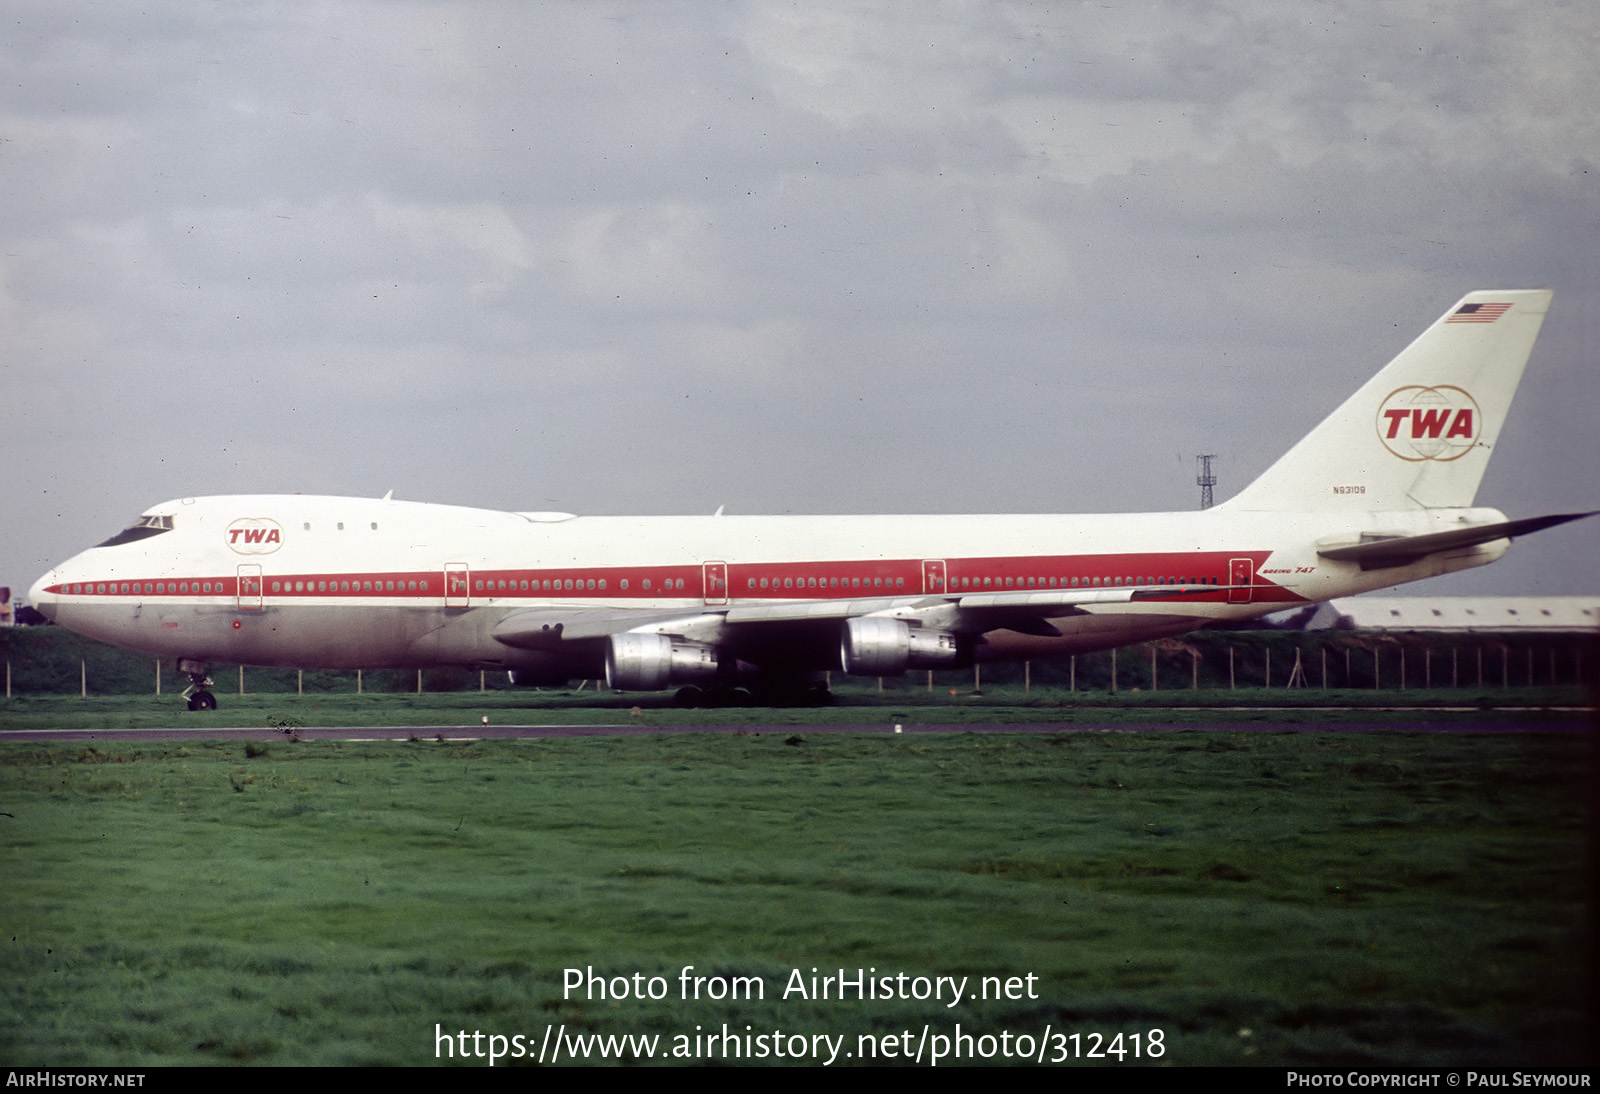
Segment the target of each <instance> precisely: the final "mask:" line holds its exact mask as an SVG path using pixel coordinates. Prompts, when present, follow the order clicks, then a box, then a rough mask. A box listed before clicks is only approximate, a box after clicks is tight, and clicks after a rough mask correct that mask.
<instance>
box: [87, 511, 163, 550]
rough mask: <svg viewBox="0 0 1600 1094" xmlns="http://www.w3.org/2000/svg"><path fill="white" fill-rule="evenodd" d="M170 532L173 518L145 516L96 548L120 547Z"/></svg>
mask: <svg viewBox="0 0 1600 1094" xmlns="http://www.w3.org/2000/svg"><path fill="white" fill-rule="evenodd" d="M170 531H172V518H171V517H155V516H143V517H140V518H139V519H138V520H136V521H134V522H133V523H132V524H130V525H128V526H127V527H126V528H124V529H123V530H122V531H120V532H118V533H117V534H116V535H114V536H112V537H111V538H110V539H108V540H106V541H105V542H104V543H100V544H96V546H99V547H120V546H122V545H123V544H124V543H132V542H134V541H135V540H140V539H149V538H150V537H151V536H159V535H160V534H161V533H162V532H170Z"/></svg>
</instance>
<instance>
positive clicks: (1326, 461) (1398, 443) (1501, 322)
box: [1224, 290, 1551, 512]
mask: <svg viewBox="0 0 1600 1094" xmlns="http://www.w3.org/2000/svg"><path fill="white" fill-rule="evenodd" d="M1550 297H1551V294H1550V293H1549V292H1547V291H1544V290H1517V291H1493V290H1491V291H1480V292H1474V293H1468V294H1467V295H1466V296H1465V297H1463V298H1462V299H1461V301H1460V302H1459V303H1458V304H1456V305H1455V306H1454V307H1452V308H1451V309H1450V310H1449V311H1447V312H1446V313H1445V314H1444V315H1442V316H1440V317H1439V319H1438V320H1436V321H1435V322H1434V324H1433V325H1432V326H1431V327H1429V328H1428V329H1427V330H1425V331H1423V333H1422V335H1421V336H1420V337H1418V338H1417V340H1416V341H1415V342H1412V343H1411V345H1409V346H1407V347H1406V348H1405V349H1404V350H1403V351H1402V352H1401V353H1400V355H1399V356H1398V357H1396V358H1395V359H1394V360H1393V361H1390V362H1389V364H1388V365H1387V366H1386V367H1385V368H1384V369H1383V371H1381V372H1379V373H1378V374H1377V375H1376V376H1374V377H1373V378H1372V379H1371V380H1369V381H1367V383H1366V384H1364V385H1363V386H1362V387H1361V390H1359V391H1357V392H1356V393H1355V394H1354V395H1352V396H1351V397H1350V398H1349V399H1347V400H1345V403H1344V405H1343V406H1341V407H1340V408H1339V409H1338V410H1335V411H1334V412H1333V413H1332V414H1330V415H1329V416H1328V417H1327V418H1325V419H1324V420H1323V422H1322V424H1320V425H1318V426H1317V427H1316V428H1315V429H1313V430H1312V431H1311V432H1310V433H1308V434H1307V435H1306V436H1305V438H1304V439H1303V440H1301V441H1300V443H1299V444H1297V445H1295V446H1294V447H1293V448H1291V449H1290V450H1289V451H1288V453H1287V454H1285V455H1284V456H1283V457H1282V458H1281V459H1280V460H1278V462H1277V463H1275V464H1273V465H1272V466H1271V467H1269V468H1268V469H1267V470H1266V471H1265V472H1264V473H1263V474H1262V475H1261V477H1259V478H1258V479H1256V480H1255V481H1254V482H1252V483H1251V484H1250V485H1249V486H1247V487H1245V488H1244V490H1243V491H1241V492H1240V493H1239V494H1238V496H1236V497H1234V498H1231V499H1230V500H1228V501H1227V502H1225V503H1224V507H1226V508H1228V509H1265V510H1274V511H1285V512H1287V511H1301V512H1306V511H1320V510H1328V509H1362V510H1366V509H1435V508H1457V507H1460V508H1465V507H1468V506H1471V505H1472V501H1473V497H1474V496H1475V495H1476V494H1477V492H1478V484H1479V483H1480V482H1481V481H1483V473H1484V470H1485V469H1486V468H1487V467H1488V466H1489V457H1490V455H1492V454H1493V452H1494V446H1495V442H1496V440H1497V439H1498V438H1499V436H1500V427H1501V426H1502V425H1503V424H1504V422H1505V417H1506V412H1507V411H1508V410H1509V409H1510V407H1511V397H1512V395H1514V394H1515V393H1516V390H1517V383H1518V381H1520V380H1521V379H1522V369H1523V366H1524V365H1526V364H1527V362H1528V355H1529V354H1530V353H1531V352H1532V351H1533V342H1534V339H1535V338H1536V337H1538V334H1539V326H1540V324H1542V323H1543V322H1544V315H1545V310H1546V309H1547V308H1548V307H1549V306H1550Z"/></svg>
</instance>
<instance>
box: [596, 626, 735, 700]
mask: <svg viewBox="0 0 1600 1094" xmlns="http://www.w3.org/2000/svg"><path fill="white" fill-rule="evenodd" d="M716 675H717V651H716V650H715V649H713V648H712V647H710V646H704V645H701V644H699V643H697V642H674V641H673V640H672V639H671V638H670V637H669V636H667V635H664V634H614V635H612V636H611V639H610V641H609V642H608V643H607V645H606V684H607V686H609V687H613V688H616V689H617V690H619V691H658V690H660V689H661V688H664V687H666V686H667V685H668V684H681V683H687V682H689V681H694V680H710V679H713V678H715V677H716Z"/></svg>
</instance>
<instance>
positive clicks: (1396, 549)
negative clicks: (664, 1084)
mask: <svg viewBox="0 0 1600 1094" xmlns="http://www.w3.org/2000/svg"><path fill="white" fill-rule="evenodd" d="M1549 302H1550V293H1548V292H1543V291H1490V292H1474V293H1471V294H1469V295H1468V296H1467V297H1466V298H1465V299H1463V300H1462V301H1461V302H1460V303H1458V304H1456V305H1455V306H1454V307H1452V308H1451V309H1450V310H1449V311H1447V312H1446V313H1445V314H1444V315H1443V316H1441V317H1440V318H1439V319H1438V321H1436V322H1435V323H1434V324H1433V325H1432V326H1431V327H1429V328H1428V329H1427V330H1426V331H1425V332H1424V333H1423V334H1422V335H1421V337H1419V338H1418V339H1417V340H1416V341H1415V342H1413V343H1412V344H1411V345H1410V346H1409V347H1407V348H1406V349H1405V350H1404V351H1403V352H1402V353H1401V354H1400V355H1399V356H1398V357H1396V358H1395V359H1394V360H1393V361H1391V362H1390V363H1389V365H1388V366H1387V367H1386V368H1384V369H1383V370H1382V371H1381V372H1379V373H1378V374H1377V376H1375V377H1374V378H1373V379H1372V380H1370V381H1369V382H1368V383H1367V384H1366V385H1365V386H1363V387H1362V388H1361V389H1360V390H1359V391H1357V392H1356V393H1355V394H1354V395H1353V396H1351V397H1350V398H1349V399H1348V400H1346V401H1345V403H1344V405H1342V406H1341V407H1339V408H1338V409H1337V410H1335V411H1334V412H1333V413H1332V414H1331V415H1329V416H1328V417H1327V418H1326V419H1325V420H1324V421H1323V422H1322V423H1321V424H1320V425H1318V426H1317V427H1316V428H1315V429H1313V430H1312V431H1311V432H1310V433H1309V434H1308V435H1307V436H1306V437H1305V439H1304V440H1302V441H1301V442H1300V443H1299V444H1297V445H1295V447H1294V448H1292V449H1291V450H1290V451H1289V452H1288V454H1287V455H1285V456H1284V457H1283V458H1282V459H1280V460H1279V461H1278V462H1277V463H1275V464H1274V465H1272V467H1270V468H1269V469H1268V470H1267V471H1266V473H1264V474H1263V475H1261V477H1260V478H1258V479H1256V481H1255V482H1253V483H1251V484H1250V485H1249V486H1248V487H1246V488H1245V489H1244V491H1243V492H1242V493H1240V494H1239V495H1238V496H1237V497H1234V498H1232V499H1231V500H1229V501H1227V502H1225V503H1223V504H1222V505H1219V506H1217V507H1215V508H1213V509H1209V510H1205V511H1200V512H1189V513H1153V514H1126V515H1100V516H835V517H805V516H791V517H736V516H721V515H717V516H709V517H581V516H573V515H571V514H568V513H505V512H495V511H490V510H482V509H465V508H458V507H453V506H447V505H430V504H419V503H414V502H403V501H394V500H391V499H389V498H383V499H367V498H341V497H305V496H300V495H281V496H280V495H250V496H239V497H206V498H182V499H180V500H177V501H169V502H164V503H162V504H160V505H157V506H155V507H153V508H151V509H149V510H147V511H146V512H145V513H144V514H143V515H142V516H140V517H139V518H138V520H136V521H134V523H133V524H132V525H130V526H129V527H128V528H126V529H124V530H122V531H121V532H119V533H117V534H116V535H114V536H112V537H111V538H110V539H108V540H106V541H105V542H104V543H102V544H100V545H99V546H97V547H91V548H90V549H88V550H87V551H84V552H83V553H82V554H79V555H77V556H75V557H74V558H72V559H70V560H68V561H67V562H64V563H62V564H61V565H60V566H57V567H56V568H55V569H53V570H51V571H50V572H49V573H48V574H46V575H45V576H44V577H42V578H41V579H40V580H39V581H38V583H37V584H35V585H34V587H33V589H32V592H31V593H30V602H31V603H32V604H33V605H34V606H35V607H37V608H38V609H39V610H40V611H41V612H43V613H44V614H45V615H46V616H48V617H49V618H51V619H52V620H54V621H55V622H56V623H58V624H60V625H62V626H65V627H69V628H71V629H72V630H75V631H78V632H79V633H81V634H85V635H88V636H90V637H92V638H97V639H100V640H102V641H105V642H109V643H112V644H114V645H118V646H126V647H128V648H130V649H135V650H142V651H144V652H147V653H150V654H154V655H156V656H158V657H162V658H171V659H172V660H174V661H175V662H176V663H177V665H178V667H179V668H180V669H181V670H182V671H184V672H186V673H187V674H188V675H189V677H190V679H191V685H190V687H189V689H188V690H187V691H186V692H185V694H186V695H187V696H188V700H189V707H190V709H192V710H211V709H214V708H215V707H216V699H215V698H214V697H213V695H212V694H211V692H209V691H207V690H205V689H206V687H207V685H208V684H209V681H208V679H207V676H206V672H207V665H208V663H211V662H240V663H243V664H250V665H271V666H282V667H290V668H326V669H355V668H368V669H377V668H427V667H434V666H461V667H466V668H478V669H503V670H507V671H509V672H511V673H512V675H513V677H514V679H516V680H517V681H518V682H523V683H533V684H559V683H562V682H565V681H567V680H569V679H575V678H599V677H602V676H603V677H604V678H605V679H606V681H607V682H608V683H609V684H610V686H611V687H613V688H619V689H634V690H642V691H651V690H659V689H665V688H673V687H677V688H680V689H681V690H680V693H679V695H680V698H681V699H683V700H684V701H701V700H705V701H713V700H716V699H719V698H723V697H727V696H730V695H733V694H739V695H743V692H736V690H735V689H738V688H742V687H744V686H746V685H749V686H753V687H754V688H756V689H757V691H758V692H765V693H768V694H770V695H773V696H776V697H779V698H787V699H789V700H791V701H793V700H796V699H799V698H801V697H803V696H806V695H808V694H809V695H810V696H811V697H812V698H813V699H819V698H822V697H824V696H825V693H822V692H820V691H819V690H818V689H819V685H817V684H816V683H815V681H816V680H818V679H819V678H820V675H821V673H822V672H824V671H826V670H839V669H842V670H843V671H845V672H847V673H855V674H860V675H865V676H885V675H894V674H898V673H902V672H904V671H906V670H907V669H913V668H951V667H956V666H962V665H968V664H971V663H972V661H973V660H974V659H975V658H982V659H988V658H995V657H1030V656H1043V655H1048V654H1055V653H1068V652H1076V651H1084V650H1095V649H1108V648H1111V647H1115V646H1120V645H1124V644H1126V643H1129V642H1136V641H1140V640H1144V639H1149V638H1155V637H1159V636H1163V635H1171V634H1178V633H1181V632H1184V631H1189V630H1193V629H1195V628H1197V627H1203V626H1206V625H1207V624H1210V623H1214V622H1219V621H1224V620H1239V619H1247V618H1250V617H1253V616H1259V615H1264V614H1266V613H1268V612H1273V611H1279V610H1282V609H1283V608H1286V607H1291V606H1294V605H1297V604H1304V603H1307V602H1311V601H1320V600H1328V599H1332V598H1334V597H1343V596H1350V595H1352V594H1355V593H1362V592H1367V591H1368V590H1371V589H1378V588H1383V587H1385V586H1389V585H1398V584H1401V583H1402V582H1407V581H1416V580H1418V579H1419V578H1425V577H1433V576H1435V575H1438V574H1444V573H1450V572H1452V571H1455V570H1462V569H1466V568H1468V567H1472V566H1481V565H1483V564H1484V563H1487V562H1492V561H1494V560H1495V559H1497V558H1499V557H1500V556H1501V555H1502V554H1504V553H1505V551H1506V549H1507V547H1508V545H1509V541H1510V540H1511V539H1512V538H1513V537H1515V536H1519V535H1524V534H1526V533H1529V532H1533V531H1537V530H1539V529H1542V528H1548V527H1551V526H1552V525H1556V524H1561V523H1564V522H1566V521H1569V520H1575V519H1577V518H1579V517H1581V516H1586V515H1590V514H1586V513H1568V514H1560V515H1553V516H1541V517H1533V518H1528V519H1521V520H1510V519H1507V517H1506V516H1505V514H1503V513H1501V512H1498V511H1497V510H1494V509H1482V508H1474V507H1473V500H1474V497H1475V495H1476V494H1477V491H1478V484H1479V482H1480V481H1481V480H1482V478H1483V473H1484V469H1485V468H1486V467H1487V466H1488V462H1489V457H1490V455H1491V454H1492V453H1493V451H1494V446H1495V442H1496V439H1497V438H1498V436H1499V433H1500V429H1501V426H1502V424H1503V423H1504V421H1505V417H1506V412H1507V410H1508V408H1509V407H1510V405H1511V398H1512V395H1513V393H1514V392H1515V391H1516V387H1517V383H1518V381H1519V380H1520V379H1521V376H1522V371H1523V367H1524V365H1525V364H1526V363H1527V360H1528V355H1529V353H1530V352H1531V351H1532V348H1533V343H1534V339H1535V337H1536V336H1537V335H1538V332H1539V327H1540V324H1541V323H1542V322H1543V321H1544V315H1545V310H1546V308H1547V307H1548V306H1549ZM807 688H810V689H811V690H810V691H809V692H808V691H807Z"/></svg>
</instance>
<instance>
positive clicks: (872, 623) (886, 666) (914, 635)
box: [840, 616, 960, 676]
mask: <svg viewBox="0 0 1600 1094" xmlns="http://www.w3.org/2000/svg"><path fill="white" fill-rule="evenodd" d="M959 657H960V652H959V649H958V647H957V644H956V636H955V635H953V634H951V633H949V632H948V631H930V630H924V629H923V628H921V627H913V626H911V625H910V624H909V623H907V622H906V621H905V620H903V619H887V618H884V617H883V616H863V617H861V618H859V619H851V620H847V621H846V622H845V625H844V641H843V642H842V643H841V647H840V659H841V660H842V661H843V662H844V671H846V672H849V673H854V674H855V675H858V676H897V675H899V674H900V673H902V672H904V671H906V669H908V668H919V669H931V668H940V667H943V666H947V665H953V664H955V663H956V661H957V660H958V659H959Z"/></svg>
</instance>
